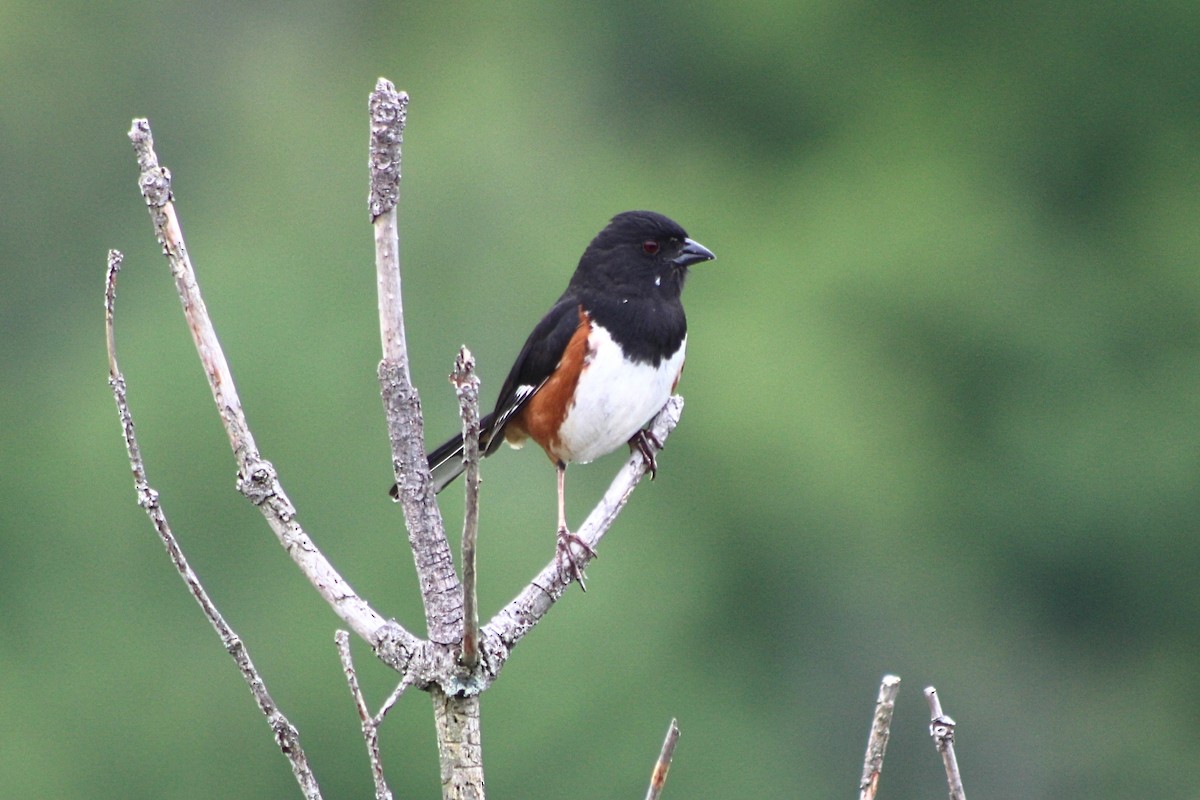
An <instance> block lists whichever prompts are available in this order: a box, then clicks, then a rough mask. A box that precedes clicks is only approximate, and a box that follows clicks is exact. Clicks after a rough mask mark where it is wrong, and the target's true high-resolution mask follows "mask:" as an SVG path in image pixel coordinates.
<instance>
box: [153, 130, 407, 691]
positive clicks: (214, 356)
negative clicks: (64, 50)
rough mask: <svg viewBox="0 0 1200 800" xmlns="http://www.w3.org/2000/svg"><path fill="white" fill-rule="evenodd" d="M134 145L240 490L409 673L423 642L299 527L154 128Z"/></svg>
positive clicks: (322, 587) (314, 579) (352, 620)
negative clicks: (201, 272) (256, 428)
mask: <svg viewBox="0 0 1200 800" xmlns="http://www.w3.org/2000/svg"><path fill="white" fill-rule="evenodd" d="M129 138H130V140H131V141H132V142H133V148H134V152H135V153H136V154H137V160H138V166H139V168H140V169H141V176H140V178H139V180H138V185H139V186H140V187H141V191H142V196H143V197H144V198H145V200H146V206H147V208H148V209H149V211H150V219H151V222H152V223H153V224H154V233H155V236H157V237H158V241H159V243H160V244H161V245H162V248H163V253H164V254H165V255H166V256H167V263H168V264H169V266H170V268H171V274H172V275H173V276H174V278H175V287H176V289H177V291H178V292H179V299H180V301H181V302H182V304H183V311H184V316H185V318H186V320H187V323H188V328H189V330H191V332H192V339H193V341H194V342H195V344H196V350H197V352H198V353H199V355H200V361H201V364H202V366H203V367H204V374H205V376H206V377H207V378H208V385H209V388H210V389H211V390H212V394H213V400H214V401H215V402H216V406H217V411H218V413H219V414H220V416H221V422H222V424H223V425H224V427H225V432H226V434H227V435H228V436H229V442H230V445H231V446H232V448H233V454H234V457H235V458H236V460H237V464H238V482H237V485H238V490H239V491H240V492H241V493H242V494H243V495H245V496H246V498H247V499H248V500H250V502H252V503H253V504H254V505H256V506H258V508H259V510H260V511H261V512H262V514H263V516H264V517H265V518H266V520H267V524H268V525H270V527H271V530H272V531H274V533H275V536H276V538H277V539H279V543H280V544H282V545H283V547H284V549H285V550H287V552H288V554H289V555H290V556H291V557H292V560H293V561H294V562H295V563H296V565H297V566H298V567H300V570H301V571H302V572H303V573H304V575H305V576H306V577H307V578H308V580H309V581H310V582H311V583H312V585H313V586H314V587H316V589H317V591H318V592H319V593H320V594H321V596H322V597H323V598H325V601H326V602H327V603H329V605H330V606H331V607H332V608H333V610H334V613H336V614H337V615H338V616H339V617H341V618H342V620H343V621H344V622H345V623H346V624H347V625H349V626H350V628H351V630H353V631H354V632H355V633H357V634H358V635H359V636H361V637H362V638H363V639H365V640H366V641H367V642H369V643H370V644H371V645H372V646H373V647H375V648H376V650H382V651H383V652H385V653H388V654H389V656H390V657H391V658H392V659H393V660H394V661H395V662H396V665H397V668H400V669H403V668H404V666H406V665H407V664H408V662H409V660H411V659H412V658H413V657H414V656H415V655H417V654H418V651H419V650H420V648H421V645H422V643H421V642H420V640H419V639H417V637H415V636H413V635H412V634H411V633H409V632H408V631H406V630H404V629H403V628H402V627H400V626H399V625H398V624H396V622H395V621H391V620H385V619H384V618H383V617H382V616H381V615H380V614H378V613H377V612H376V611H375V610H374V609H372V608H371V607H370V605H368V604H367V602H366V601H365V600H363V599H362V598H360V597H359V596H358V595H357V594H356V593H355V592H354V590H353V588H351V587H350V585H349V584H348V583H347V582H346V581H345V579H343V578H342V576H341V575H340V574H338V572H337V570H335V569H334V568H333V565H332V564H330V563H329V561H328V560H327V559H326V558H325V557H324V555H322V554H321V552H320V551H319V550H318V549H317V547H316V545H315V544H313V542H312V540H311V539H310V538H309V536H308V534H307V533H305V532H304V529H303V528H301V527H300V524H299V523H298V522H296V519H295V517H296V509H295V507H294V506H293V505H292V503H291V501H290V500H289V499H288V497H287V495H286V494H285V493H284V491H283V487H282V486H281V485H280V483H279V480H278V477H277V476H276V474H275V468H274V466H272V464H271V463H270V462H269V461H266V460H265V459H263V458H262V457H261V456H260V454H259V452H258V447H257V446H256V445H255V443H254V437H253V435H252V434H251V432H250V428H249V425H248V424H247V422H246V417H245V414H244V413H243V412H242V403H241V400H240V399H239V397H238V393H237V387H236V385H235V383H234V380H233V373H232V372H231V371H230V369H229V364H228V362H227V361H226V360H225V354H224V351H223V350H222V349H221V343H220V342H219V341H218V340H217V335H216V331H215V330H214V328H213V325H212V320H211V319H210V318H209V316H208V309H207V308H206V307H205V304H204V298H203V297H202V296H201V294H200V287H199V285H198V284H197V282H196V274H195V271H194V269H193V268H192V262H191V259H190V258H189V257H188V252H187V245H186V244H185V243H184V241H183V231H182V229H181V228H180V225H179V219H178V217H177V216H176V213H175V204H174V202H173V196H172V191H171V173H170V172H169V171H168V170H167V169H166V168H165V167H161V166H159V163H158V156H157V155H156V154H155V152H154V139H153V137H152V135H151V132H150V123H149V122H148V121H147V120H145V119H135V120H134V121H133V127H132V128H131V129H130V131H129Z"/></svg>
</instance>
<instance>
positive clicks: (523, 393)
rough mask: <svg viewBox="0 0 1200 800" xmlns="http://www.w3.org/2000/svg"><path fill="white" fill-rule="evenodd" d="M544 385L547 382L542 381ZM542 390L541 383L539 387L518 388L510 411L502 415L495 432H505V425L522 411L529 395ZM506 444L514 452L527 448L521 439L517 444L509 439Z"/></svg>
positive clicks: (528, 385) (524, 386)
mask: <svg viewBox="0 0 1200 800" xmlns="http://www.w3.org/2000/svg"><path fill="white" fill-rule="evenodd" d="M542 383H545V381H542ZM540 388H542V384H541V383H539V384H538V385H537V386H533V385H531V384H528V383H526V384H522V385H521V386H518V387H517V390H516V391H515V392H513V402H512V405H511V406H509V409H508V411H505V412H504V414H502V415H501V417H500V419H498V420H496V422H495V424H494V428H495V430H503V429H504V423H506V422H508V418H509V417H511V416H512V415H513V414H515V413H517V411H518V410H520V408H521V404H522V403H524V402H525V400H526V399H528V397H529V395H531V394H533V393H534V392H536V391H537V390H538V389H540ZM506 442H507V444H508V446H509V447H511V448H512V449H513V450H520V449H521V448H522V447H524V446H525V440H524V439H521V440H520V441H517V442H514V441H512V440H511V439H508V440H506Z"/></svg>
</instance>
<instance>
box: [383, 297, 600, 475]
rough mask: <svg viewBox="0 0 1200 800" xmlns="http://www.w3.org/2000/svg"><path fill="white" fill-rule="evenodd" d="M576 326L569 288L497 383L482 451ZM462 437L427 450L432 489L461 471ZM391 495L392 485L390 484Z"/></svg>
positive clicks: (553, 364) (495, 441)
mask: <svg viewBox="0 0 1200 800" xmlns="http://www.w3.org/2000/svg"><path fill="white" fill-rule="evenodd" d="M578 327H579V301H578V299H576V297H575V295H574V293H573V292H568V293H567V294H564V295H563V296H562V297H561V298H560V299H559V301H558V302H557V303H555V304H554V307H553V308H551V309H550V311H549V313H547V314H546V316H544V317H542V320H541V322H539V323H538V324H537V325H536V326H535V327H534V329H533V333H531V334H529V338H528V339H526V340H525V346H524V347H522V348H521V352H520V353H518V354H517V359H516V361H514V362H513V365H512V369H511V370H509V372H508V377H507V378H505V379H504V383H503V385H501V387H500V394H499V396H498V397H497V398H496V407H495V409H493V411H492V413H490V414H487V415H486V416H484V417H483V418H482V419H481V420H480V421H479V440H480V441H479V444H480V449H481V450H482V452H483V455H485V456H490V455H491V454H492V453H494V452H496V450H497V449H499V447H500V443H501V442H503V441H504V426H505V424H507V423H508V420H509V419H511V418H512V415H513V414H516V413H517V412H518V411H520V410H521V409H522V408H524V407H525V403H527V402H528V401H529V398H530V397H532V396H533V395H534V393H535V392H537V390H538V389H540V388H541V387H542V384H544V383H545V382H546V379H547V378H549V377H550V375H551V374H552V373H553V372H554V370H555V369H556V368H557V367H558V363H559V361H560V360H562V354H563V352H564V351H565V350H566V349H567V343H568V342H570V341H571V337H572V336H573V335H574V334H575V330H576V328H578ZM462 453H463V441H462V434H461V433H460V434H458V435H457V436H455V437H453V438H452V439H450V440H449V441H447V442H446V443H445V444H443V445H441V446H440V447H438V448H437V449H435V450H434V451H433V452H431V453H430V454H429V468H430V469H431V470H432V471H433V485H434V491H437V492H440V491H441V490H442V489H445V488H446V487H447V486H448V485H449V484H450V483H451V481H453V480H454V479H455V478H457V477H458V476H459V475H461V474H462V471H463V469H464V467H463V462H462ZM392 492H393V494H392V496H393V497H395V496H396V494H395V492H396V488H395V487H392Z"/></svg>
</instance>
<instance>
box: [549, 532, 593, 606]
mask: <svg viewBox="0 0 1200 800" xmlns="http://www.w3.org/2000/svg"><path fill="white" fill-rule="evenodd" d="M572 545H579V547H580V548H581V549H582V550H583V551H584V553H586V554H587V556H588V557H589V558H596V556H597V555H598V553H597V552H596V551H595V549H594V548H593V547H592V546H591V545H590V544H588V543H587V542H585V541H584V540H583V539H581V538H579V537H578V536H576V535H575V534H573V533H571V532H570V531H569V530H567V528H566V526H565V525H564V526H562V527H560V528H559V529H558V542H557V544H556V545H555V548H554V558H555V561H556V562H557V563H558V575H559V577H560V578H562V580H563V583H570V582H571V581H572V580H575V581H578V582H579V588H580V589H582V590H583V591H585V592H586V591H587V584H586V583H584V574H583V565H582V564H580V563H579V557H578V556H576V555H575V551H574V550H573V549H572Z"/></svg>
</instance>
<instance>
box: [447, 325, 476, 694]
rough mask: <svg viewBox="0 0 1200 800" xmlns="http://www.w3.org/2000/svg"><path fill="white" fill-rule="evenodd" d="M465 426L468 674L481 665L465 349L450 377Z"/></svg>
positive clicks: (470, 383)
mask: <svg viewBox="0 0 1200 800" xmlns="http://www.w3.org/2000/svg"><path fill="white" fill-rule="evenodd" d="M450 382H451V383H452V384H454V391H455V394H457V395H458V406H459V411H460V412H461V414H462V422H463V461H464V462H465V463H466V475H465V478H466V511H465V513H464V515H463V534H462V571H463V577H462V584H463V640H462V662H463V666H465V667H466V668H467V669H468V670H474V669H475V667H476V666H478V665H479V599H478V592H477V589H476V581H475V547H476V543H477V542H478V540H479V376H478V375H476V374H475V357H474V356H472V355H471V351H470V350H468V349H467V348H466V346H465V345H464V346H463V347H462V348H461V349H459V351H458V358H456V359H455V360H454V372H452V373H451V374H450Z"/></svg>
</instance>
